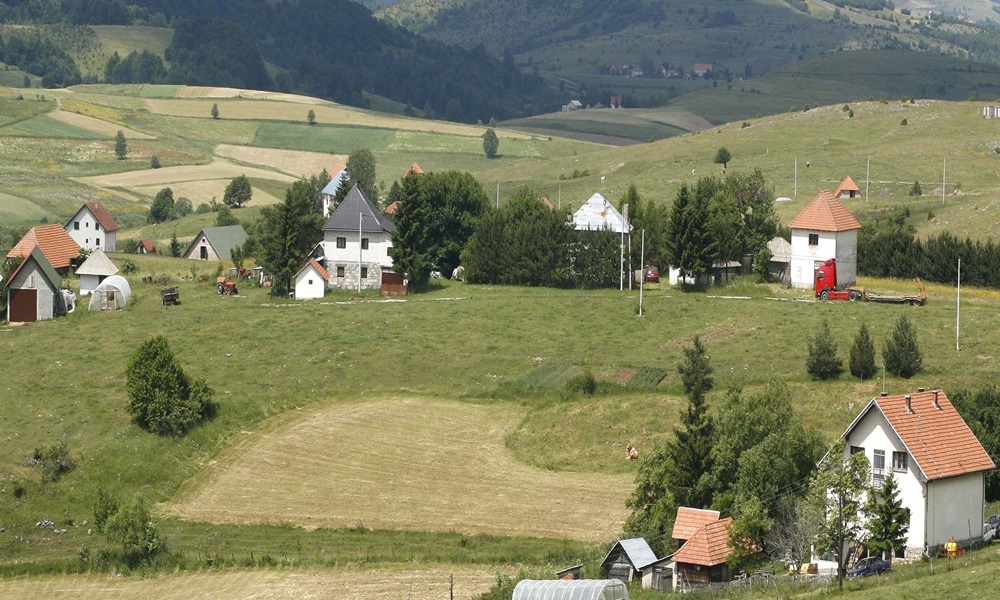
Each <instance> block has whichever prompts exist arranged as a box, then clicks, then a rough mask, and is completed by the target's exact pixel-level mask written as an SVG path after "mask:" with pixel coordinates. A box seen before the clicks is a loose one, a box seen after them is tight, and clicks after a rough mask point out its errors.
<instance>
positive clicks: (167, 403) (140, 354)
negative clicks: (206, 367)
mask: <svg viewBox="0 0 1000 600" xmlns="http://www.w3.org/2000/svg"><path fill="white" fill-rule="evenodd" d="M125 377H126V382H125V390H126V391H127V392H128V411H129V413H131V414H132V417H133V418H134V419H135V421H136V423H138V424H139V426H140V427H142V428H143V429H146V430H148V431H150V432H152V433H156V434H158V435H165V436H179V435H184V434H185V433H187V431H188V430H189V429H191V428H192V427H194V426H195V425H197V424H198V423H200V422H201V421H203V420H204V419H207V418H210V417H212V416H213V415H214V414H215V410H216V406H215V404H214V403H213V402H212V390H211V388H209V387H208V384H207V383H206V382H205V380H203V379H192V378H191V377H189V376H188V375H187V374H186V373H184V370H183V369H181V366H180V363H179V362H178V361H177V359H176V358H175V357H174V353H173V351H172V350H171V349H170V344H169V343H168V342H167V339H166V338H165V337H163V336H162V335H158V336H156V337H153V338H150V339H149V340H146V341H145V342H143V343H141V344H139V347H138V348H136V349H135V352H133V353H132V358H131V359H130V360H129V363H128V366H127V367H126V368H125Z"/></svg>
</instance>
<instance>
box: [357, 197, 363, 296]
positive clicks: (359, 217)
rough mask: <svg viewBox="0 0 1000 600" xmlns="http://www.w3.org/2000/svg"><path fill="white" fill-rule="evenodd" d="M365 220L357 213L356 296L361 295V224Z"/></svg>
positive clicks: (361, 213)
mask: <svg viewBox="0 0 1000 600" xmlns="http://www.w3.org/2000/svg"><path fill="white" fill-rule="evenodd" d="M364 219H365V214H364V213H363V212H359V213H358V295H359V296H360V295H361V254H362V252H364V248H363V244H362V243H361V235H362V234H361V223H362V222H363V221H364Z"/></svg>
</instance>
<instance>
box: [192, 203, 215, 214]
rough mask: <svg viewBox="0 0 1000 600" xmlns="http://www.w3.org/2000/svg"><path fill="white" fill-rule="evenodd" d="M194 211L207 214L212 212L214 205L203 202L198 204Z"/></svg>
mask: <svg viewBox="0 0 1000 600" xmlns="http://www.w3.org/2000/svg"><path fill="white" fill-rule="evenodd" d="M194 212H196V213H197V214H199V215H207V214H208V213H210V212H212V207H211V206H209V204H208V203H207V202H202V203H201V204H199V205H198V208H196V209H194Z"/></svg>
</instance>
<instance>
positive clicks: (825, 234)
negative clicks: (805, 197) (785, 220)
mask: <svg viewBox="0 0 1000 600" xmlns="http://www.w3.org/2000/svg"><path fill="white" fill-rule="evenodd" d="M789 227H790V228H791V230H792V262H791V267H790V268H791V281H792V287H798V288H811V287H812V286H813V271H814V270H815V269H816V267H817V266H818V265H819V264H820V263H822V262H823V261H825V260H828V259H831V258H835V259H837V278H838V280H837V285H838V286H842V285H847V284H853V283H855V281H856V279H857V272H858V230H859V229H861V223H858V220H857V219H855V218H854V215H852V214H851V213H850V212H848V210H847V209H846V208H844V205H843V204H841V203H840V200H837V198H836V197H835V196H834V195H833V194H831V193H830V190H823V191H822V192H820V193H819V195H818V196H816V198H814V199H813V201H812V202H810V203H809V204H808V205H807V206H806V207H805V208H804V209H803V210H802V212H801V213H799V216H797V217H795V219H793V220H792V222H791V224H790V225H789Z"/></svg>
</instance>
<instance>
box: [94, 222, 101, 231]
mask: <svg viewBox="0 0 1000 600" xmlns="http://www.w3.org/2000/svg"><path fill="white" fill-rule="evenodd" d="M94 230H95V231H100V230H101V224H100V223H94Z"/></svg>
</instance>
